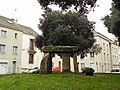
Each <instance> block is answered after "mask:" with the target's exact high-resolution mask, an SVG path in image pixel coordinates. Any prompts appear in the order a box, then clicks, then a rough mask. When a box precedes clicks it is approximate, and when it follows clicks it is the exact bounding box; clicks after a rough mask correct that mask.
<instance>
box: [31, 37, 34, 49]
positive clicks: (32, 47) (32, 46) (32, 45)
mask: <svg viewBox="0 0 120 90" xmlns="http://www.w3.org/2000/svg"><path fill="white" fill-rule="evenodd" d="M30 50H34V39H30Z"/></svg>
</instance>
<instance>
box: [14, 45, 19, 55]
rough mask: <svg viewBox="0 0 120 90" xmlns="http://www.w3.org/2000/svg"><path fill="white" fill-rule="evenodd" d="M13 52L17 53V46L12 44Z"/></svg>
mask: <svg viewBox="0 0 120 90" xmlns="http://www.w3.org/2000/svg"><path fill="white" fill-rule="evenodd" d="M13 54H18V46H13Z"/></svg>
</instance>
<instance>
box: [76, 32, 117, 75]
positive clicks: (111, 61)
mask: <svg viewBox="0 0 120 90" xmlns="http://www.w3.org/2000/svg"><path fill="white" fill-rule="evenodd" d="M94 38H95V39H96V44H99V45H100V46H101V47H102V50H101V52H100V53H99V54H98V55H95V54H94V55H92V54H88V55H87V57H85V58H84V59H81V58H80V56H78V57H77V58H78V59H77V60H78V63H79V71H80V72H81V68H84V67H92V68H93V69H94V70H95V72H102V73H106V72H109V71H110V70H111V69H112V68H119V53H118V50H119V46H118V45H116V44H114V42H113V41H112V40H110V39H108V38H107V37H105V36H103V35H102V34H100V33H98V32H94Z"/></svg>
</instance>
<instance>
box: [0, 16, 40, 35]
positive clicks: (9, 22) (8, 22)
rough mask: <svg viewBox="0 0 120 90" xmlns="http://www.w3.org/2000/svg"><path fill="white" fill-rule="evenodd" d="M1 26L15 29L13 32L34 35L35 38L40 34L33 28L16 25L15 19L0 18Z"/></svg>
mask: <svg viewBox="0 0 120 90" xmlns="http://www.w3.org/2000/svg"><path fill="white" fill-rule="evenodd" d="M0 26H1V27H5V28H9V29H13V30H17V31H21V32H23V33H24V34H29V35H33V36H37V35H38V33H37V32H35V31H34V30H33V29H32V28H30V27H27V26H24V25H20V24H17V23H15V20H14V19H10V18H7V17H4V16H0Z"/></svg>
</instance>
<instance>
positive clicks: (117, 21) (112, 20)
mask: <svg viewBox="0 0 120 90" xmlns="http://www.w3.org/2000/svg"><path fill="white" fill-rule="evenodd" d="M111 11H112V12H111V14H110V15H106V16H105V17H104V18H103V19H102V20H103V21H104V25H105V26H106V27H107V28H108V31H109V32H110V33H113V34H114V35H115V36H116V37H117V38H118V41H119V42H120V0H113V3H112V8H111Z"/></svg>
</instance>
